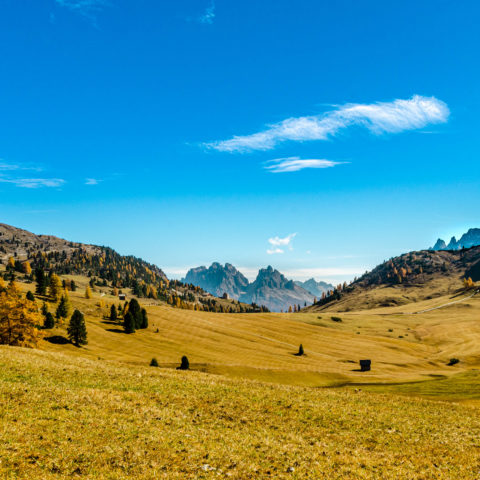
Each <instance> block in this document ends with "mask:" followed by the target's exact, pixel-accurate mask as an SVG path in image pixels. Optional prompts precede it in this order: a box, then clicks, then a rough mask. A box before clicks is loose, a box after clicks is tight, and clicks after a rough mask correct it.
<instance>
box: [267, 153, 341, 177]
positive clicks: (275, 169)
mask: <svg viewBox="0 0 480 480" xmlns="http://www.w3.org/2000/svg"><path fill="white" fill-rule="evenodd" d="M342 163H345V162H334V161H332V160H325V159H323V158H322V159H317V158H309V159H302V158H300V157H287V158H277V159H275V160H269V161H268V162H266V163H265V166H264V167H263V168H265V170H268V171H269V172H271V173H285V172H298V171H299V170H303V169H304V168H331V167H335V166H336V165H341V164H342Z"/></svg>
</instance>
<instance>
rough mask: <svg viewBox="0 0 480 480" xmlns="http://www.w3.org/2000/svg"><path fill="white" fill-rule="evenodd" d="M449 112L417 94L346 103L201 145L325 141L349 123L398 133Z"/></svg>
mask: <svg viewBox="0 0 480 480" xmlns="http://www.w3.org/2000/svg"><path fill="white" fill-rule="evenodd" d="M449 115H450V111H449V109H448V106H447V105H446V104H445V103H444V102H442V101H441V100H438V99H437V98H435V97H424V96H421V95H414V96H413V97H411V98H409V99H407V100H403V99H397V100H394V101H392V102H377V103H371V104H359V103H349V104H346V105H342V106H339V107H337V108H336V109H334V110H331V111H329V112H326V113H323V114H321V115H313V116H308V117H292V118H287V119H285V120H283V121H281V122H279V123H275V124H273V125H269V126H268V128H266V129H265V130H263V131H260V132H257V133H254V134H251V135H244V136H234V137H233V138H231V139H229V140H221V141H215V142H209V143H205V144H204V146H205V147H207V148H212V149H215V150H218V151H221V152H249V151H254V150H263V151H265V150H272V149H273V148H275V147H276V146H277V145H279V144H280V143H282V142H286V141H297V142H302V141H307V140H328V139H329V138H331V137H333V136H335V135H336V134H338V133H339V132H340V131H341V130H344V129H347V128H349V127H353V126H360V127H364V128H366V129H367V130H369V131H370V132H371V133H373V134H374V135H380V134H383V133H400V132H403V131H407V130H415V129H420V128H423V127H425V126H427V125H430V124H439V123H445V122H446V121H447V120H448V117H449Z"/></svg>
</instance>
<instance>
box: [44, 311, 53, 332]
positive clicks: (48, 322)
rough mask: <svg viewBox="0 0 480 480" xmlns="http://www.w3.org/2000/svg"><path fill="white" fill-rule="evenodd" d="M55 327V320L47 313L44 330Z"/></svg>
mask: <svg viewBox="0 0 480 480" xmlns="http://www.w3.org/2000/svg"><path fill="white" fill-rule="evenodd" d="M54 326H55V319H54V318H53V315H52V314H51V313H50V312H47V314H46V315H45V321H44V322H43V328H45V329H48V330H49V329H52V328H53V327H54Z"/></svg>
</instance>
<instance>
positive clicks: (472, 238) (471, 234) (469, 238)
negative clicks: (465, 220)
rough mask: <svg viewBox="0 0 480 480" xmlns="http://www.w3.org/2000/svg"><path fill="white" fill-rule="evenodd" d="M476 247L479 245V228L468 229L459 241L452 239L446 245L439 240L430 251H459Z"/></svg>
mask: <svg viewBox="0 0 480 480" xmlns="http://www.w3.org/2000/svg"><path fill="white" fill-rule="evenodd" d="M478 245H480V228H470V229H469V230H468V232H467V233H464V234H463V235H462V236H461V237H460V239H459V240H457V239H456V238H455V237H452V238H451V239H450V242H449V243H448V245H447V244H446V243H445V241H444V240H442V239H441V238H439V239H438V240H437V241H436V243H435V245H434V246H433V247H432V248H431V249H430V250H435V251H439V250H460V249H462V248H471V247H477V246H478Z"/></svg>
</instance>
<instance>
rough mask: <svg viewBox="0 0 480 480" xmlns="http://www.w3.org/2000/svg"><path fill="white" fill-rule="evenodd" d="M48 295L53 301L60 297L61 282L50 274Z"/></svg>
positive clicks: (56, 276) (57, 277)
mask: <svg viewBox="0 0 480 480" xmlns="http://www.w3.org/2000/svg"><path fill="white" fill-rule="evenodd" d="M48 294H49V295H50V297H52V298H53V299H54V300H55V301H58V300H60V297H61V296H62V282H61V280H60V277H59V276H58V275H55V273H54V274H52V276H51V277H50V286H49V288H48Z"/></svg>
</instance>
